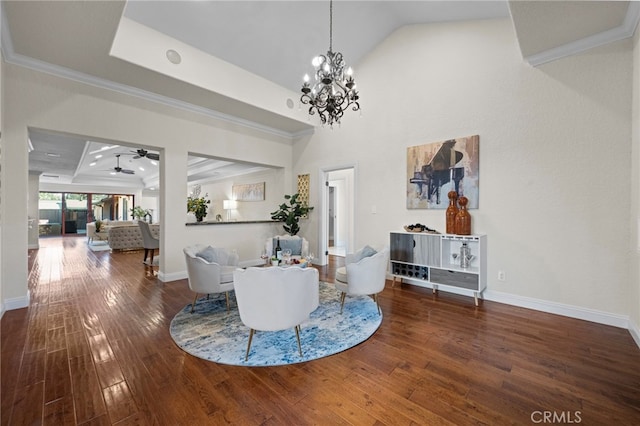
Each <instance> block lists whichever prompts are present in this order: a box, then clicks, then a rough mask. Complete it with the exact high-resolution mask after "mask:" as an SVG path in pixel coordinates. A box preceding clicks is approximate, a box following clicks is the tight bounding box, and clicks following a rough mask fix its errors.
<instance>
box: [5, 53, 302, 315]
mask: <svg viewBox="0 0 640 426" xmlns="http://www.w3.org/2000/svg"><path fill="white" fill-rule="evenodd" d="M3 82H4V86H3V88H4V91H3V97H2V99H3V102H5V103H8V104H11V106H12V107H11V109H5V110H4V117H3V118H4V120H3V127H4V128H3V132H2V139H3V152H2V173H3V174H2V176H3V178H4V177H6V176H11V183H12V184H11V186H10V187H3V189H6V191H3V194H2V195H3V197H2V198H3V199H11V200H12V203H11V209H7V208H6V206H5V205H3V206H2V212H1V213H2V218H3V226H4V232H3V234H2V244H3V246H4V247H7V244H10V246H11V250H10V251H7V250H3V256H2V259H1V262H2V265H1V271H2V272H1V273H2V283H3V289H2V296H3V300H4V301H7V300H11V301H12V304H13V305H14V306H16V305H20V304H21V305H22V306H25V305H26V303H28V291H27V241H28V236H27V193H28V172H27V170H28V155H27V128H28V127H36V128H41V129H46V130H52V131H57V132H67V133H71V134H76V135H81V136H85V137H88V138H103V139H109V140H113V141H116V142H121V143H123V144H126V145H133V146H148V147H150V148H154V149H156V150H158V151H160V154H161V156H162V159H163V161H162V162H161V163H160V170H161V185H160V187H161V194H160V216H161V217H162V222H161V249H160V272H159V277H160V279H162V280H170V279H174V278H175V277H180V276H182V275H183V274H184V271H185V265H184V257H183V254H182V248H183V247H185V246H186V245H189V244H191V243H194V242H202V241H205V242H206V241H212V242H216V243H217V245H219V246H222V247H225V246H228V245H231V244H233V245H237V244H243V243H244V244H246V246H243V247H242V249H241V250H239V254H240V255H241V257H242V256H243V255H245V253H246V254H247V255H249V254H252V255H254V256H256V255H259V253H260V247H261V246H262V244H263V241H264V240H266V238H267V236H269V235H273V232H274V231H275V228H276V227H275V225H272V224H268V225H256V226H258V227H260V228H259V229H255V228H252V229H249V228H247V229H246V230H245V229H240V228H239V227H238V225H235V227H234V228H233V230H230V229H229V228H231V227H233V226H234V225H219V226H200V227H194V226H191V227H187V226H185V203H186V193H187V178H186V176H187V170H186V164H187V153H188V152H198V153H202V154H204V155H210V156H213V157H222V158H229V159H242V160H245V161H248V162H252V163H256V164H264V165H267V166H270V167H274V168H280V169H282V170H283V172H282V182H283V184H282V185H283V187H282V188H280V194H283V193H286V192H288V191H289V190H290V187H291V184H290V182H291V165H290V163H291V142H290V141H289V140H287V139H285V138H283V137H281V136H276V135H273V134H267V133H263V132H258V131H256V130H253V129H249V128H245V127H240V126H239V125H235V124H231V123H228V122H223V121H220V120H217V119H214V118H210V117H206V116H202V115H198V114H195V113H190V112H185V111H182V110H178V109H175V108H171V107H167V106H163V105H158V104H154V103H152V102H148V101H145V100H142V99H139V98H134V97H130V96H126V95H122V94H120V93H115V92H108V91H106V90H103V89H99V88H97V87H93V86H87V85H83V84H81V83H77V82H74V81H69V80H65V79H61V78H58V77H54V76H51V75H48V74H43V73H39V72H36V71H33V70H29V69H25V68H21V67H16V66H14V65H7V64H5V67H4V69H3ZM4 181H5V180H4V179H3V182H4ZM275 189H277V188H274V190H275ZM180 200H182V201H180ZM278 201H279V200H278ZM274 205H277V201H275V200H274ZM225 226H226V227H227V229H222V227H225ZM272 227H273V229H271V228H272ZM261 238H262V241H258V239H261ZM254 239H255V242H254V241H253V240H254Z"/></svg>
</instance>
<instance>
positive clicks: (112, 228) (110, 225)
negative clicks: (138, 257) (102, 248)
mask: <svg viewBox="0 0 640 426" xmlns="http://www.w3.org/2000/svg"><path fill="white" fill-rule="evenodd" d="M149 229H150V230H151V234H152V235H153V236H154V237H156V238H159V235H160V225H159V224H152V225H149ZM100 232H101V233H107V235H108V237H107V238H108V241H109V247H111V248H112V249H114V250H139V249H142V248H144V246H143V240H142V233H141V232H140V228H139V227H138V224H137V222H134V221H132V220H112V221H109V220H104V221H102V226H101V228H100ZM96 236H97V234H96V223H95V222H89V223H87V238H88V239H89V241H93V239H94V238H95V237H96Z"/></svg>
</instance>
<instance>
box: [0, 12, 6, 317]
mask: <svg viewBox="0 0 640 426" xmlns="http://www.w3.org/2000/svg"><path fill="white" fill-rule="evenodd" d="M0 22H2V12H0ZM0 26H2V24H0ZM1 53H2V52H1V51H0V54H1ZM3 68H4V59H3V57H1V56H0V268H1V267H2V265H3V263H2V246H3V244H4V243H3V241H4V240H3V238H2V227H3V222H4V215H3V207H2V205H3V204H4V186H5V182H6V181H5V175H4V173H3V169H4V166H3V161H2V146H3V138H2V137H1V136H2V134H3V133H4V132H3V130H4V127H3V126H2V124H3V119H2V114H3V111H4V108H3V106H4V96H2V94H3V87H4V78H3V72H2V71H3ZM3 275H4V274H3V273H2V271H0V318H2V315H3V314H4V311H5V306H4V297H3V295H2V287H3V285H2V283H3Z"/></svg>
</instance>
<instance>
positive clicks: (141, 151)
mask: <svg viewBox="0 0 640 426" xmlns="http://www.w3.org/2000/svg"><path fill="white" fill-rule="evenodd" d="M131 152H133V153H134V154H135V155H134V156H133V158H142V157H147V158H148V159H149V160H156V161H159V160H160V154H156V153H154V152H149V151H147V150H146V149H142V148H138V149H137V150H135V151H131Z"/></svg>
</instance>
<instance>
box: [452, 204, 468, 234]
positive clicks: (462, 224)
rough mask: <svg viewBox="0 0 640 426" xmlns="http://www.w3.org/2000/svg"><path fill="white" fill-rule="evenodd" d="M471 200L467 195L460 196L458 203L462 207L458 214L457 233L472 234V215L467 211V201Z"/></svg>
mask: <svg viewBox="0 0 640 426" xmlns="http://www.w3.org/2000/svg"><path fill="white" fill-rule="evenodd" d="M468 202H469V200H468V199H467V197H464V196H462V197H460V198H458V204H459V205H460V209H459V210H458V214H457V215H456V232H455V233H456V234H458V235H471V215H470V214H469V212H468V211H467V203H468Z"/></svg>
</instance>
